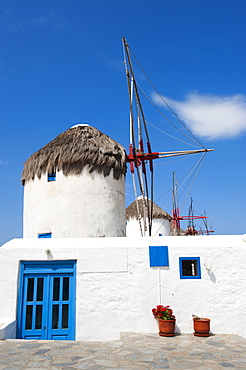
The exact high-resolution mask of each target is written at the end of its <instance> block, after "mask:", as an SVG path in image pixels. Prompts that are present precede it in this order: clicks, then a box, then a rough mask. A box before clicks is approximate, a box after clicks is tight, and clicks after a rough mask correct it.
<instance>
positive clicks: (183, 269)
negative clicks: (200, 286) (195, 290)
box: [179, 257, 201, 279]
mask: <svg viewBox="0 0 246 370" xmlns="http://www.w3.org/2000/svg"><path fill="white" fill-rule="evenodd" d="M179 272H180V279H201V265H200V257H179Z"/></svg>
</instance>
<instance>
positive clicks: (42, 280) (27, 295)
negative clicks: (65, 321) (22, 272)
mask: <svg viewBox="0 0 246 370" xmlns="http://www.w3.org/2000/svg"><path fill="white" fill-rule="evenodd" d="M47 284H48V281H47V277H45V276H25V277H24V297H23V298H24V299H23V310H22V332H23V338H24V339H27V337H28V338H30V339H33V338H35V339H45V331H46V329H45V327H46V317H45V315H44V312H45V309H46V307H45V306H46V300H47V297H46V295H45V291H47V287H48V286H47Z"/></svg>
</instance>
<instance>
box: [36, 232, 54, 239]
mask: <svg viewBox="0 0 246 370" xmlns="http://www.w3.org/2000/svg"><path fill="white" fill-rule="evenodd" d="M51 237H52V233H42V234H38V238H51Z"/></svg>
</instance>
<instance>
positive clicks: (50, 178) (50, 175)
mask: <svg viewBox="0 0 246 370" xmlns="http://www.w3.org/2000/svg"><path fill="white" fill-rule="evenodd" d="M49 181H56V170H55V169H54V168H53V170H52V171H51V172H50V173H48V182H49Z"/></svg>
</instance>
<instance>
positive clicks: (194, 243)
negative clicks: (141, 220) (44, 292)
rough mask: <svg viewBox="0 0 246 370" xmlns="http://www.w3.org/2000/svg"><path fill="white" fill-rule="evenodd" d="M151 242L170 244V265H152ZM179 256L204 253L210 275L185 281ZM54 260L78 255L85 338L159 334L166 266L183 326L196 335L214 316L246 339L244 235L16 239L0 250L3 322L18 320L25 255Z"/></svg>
mask: <svg viewBox="0 0 246 370" xmlns="http://www.w3.org/2000/svg"><path fill="white" fill-rule="evenodd" d="M245 240H246V239H245ZM150 245H153V246H154V245H167V246H168V249H169V262H170V266H169V267H165V268H161V269H160V271H159V270H158V268H150V267H149V246H150ZM46 249H50V250H51V255H50V257H47V255H46V253H45V250H46ZM179 257H200V259H201V275H202V278H201V279H198V280H189V279H183V280H181V279H180V277H179ZM47 259H54V260H60V259H63V260H67V259H76V260H77V282H76V286H77V288H76V290H77V291H76V339H77V340H113V339H118V338H119V334H120V333H121V332H143V333H157V331H158V329H157V323H156V321H155V319H154V318H153V316H152V312H151V310H152V308H153V307H155V306H156V305H157V304H159V303H160V302H159V292H158V274H159V272H160V281H161V295H162V301H161V303H162V304H164V305H166V304H169V305H170V306H171V307H172V308H173V310H174V314H175V315H176V318H177V330H178V331H180V332H181V333H192V332H193V329H192V318H191V316H192V314H195V315H198V316H204V317H208V318H210V319H211V330H212V332H214V333H218V334H219V333H226V334H229V333H233V334H238V335H241V336H244V337H246V334H245V333H246V304H245V302H246V289H245V285H246V270H245V263H244V261H245V260H246V242H245V241H243V237H242V236H241V235H238V236H200V237H196V238H194V237H187V236H184V237H182V236H166V237H156V238H135V239H133V238H131V239H130V238H82V239H79V238H74V239H69V240H68V239H59V238H57V239H14V240H11V241H10V242H8V243H6V244H5V245H3V246H2V247H1V248H0V281H1V284H0V297H1V298H0V299H1V301H0V317H1V322H6V323H9V322H13V321H15V320H16V304H17V283H18V271H19V261H20V260H47ZM205 266H206V267H207V268H209V269H210V270H207V268H206V267H205Z"/></svg>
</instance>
